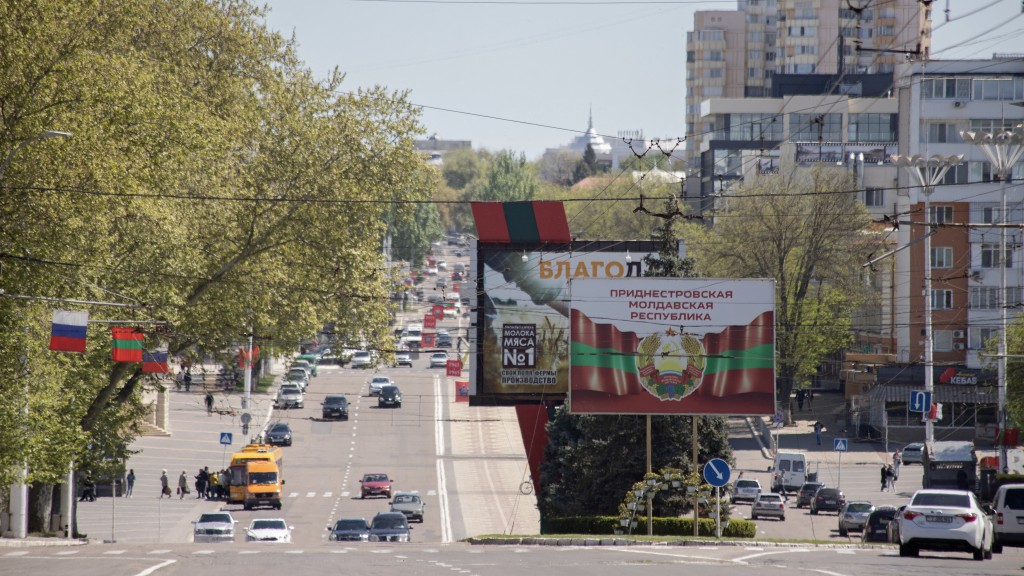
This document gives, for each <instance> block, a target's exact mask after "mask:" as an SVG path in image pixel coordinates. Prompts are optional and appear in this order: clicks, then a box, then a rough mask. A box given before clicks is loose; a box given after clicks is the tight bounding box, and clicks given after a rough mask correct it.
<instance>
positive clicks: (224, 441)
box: [220, 432, 231, 445]
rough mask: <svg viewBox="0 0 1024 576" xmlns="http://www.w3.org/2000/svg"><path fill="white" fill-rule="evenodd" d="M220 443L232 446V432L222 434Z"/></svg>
mask: <svg viewBox="0 0 1024 576" xmlns="http://www.w3.org/2000/svg"><path fill="white" fill-rule="evenodd" d="M220 443H221V444H224V445H227V444H231V432H221V433H220Z"/></svg>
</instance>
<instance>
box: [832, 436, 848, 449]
mask: <svg viewBox="0 0 1024 576" xmlns="http://www.w3.org/2000/svg"><path fill="white" fill-rule="evenodd" d="M849 447H850V442H849V440H847V439H846V438H833V439H832V451H833V452H847V451H849Z"/></svg>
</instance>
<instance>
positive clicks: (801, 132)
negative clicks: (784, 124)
mask: <svg viewBox="0 0 1024 576" xmlns="http://www.w3.org/2000/svg"><path fill="white" fill-rule="evenodd" d="M819 131H820V132H819ZM789 132H790V139H792V140H796V141H804V142H807V141H813V142H817V141H818V135H819V134H820V135H821V138H822V140H823V141H825V142H839V141H840V140H842V137H843V115H842V114H791V115H790V117H789Z"/></svg>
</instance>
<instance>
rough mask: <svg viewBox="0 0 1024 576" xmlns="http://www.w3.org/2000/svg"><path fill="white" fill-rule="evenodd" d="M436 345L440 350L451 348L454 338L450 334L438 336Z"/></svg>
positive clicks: (435, 341)
mask: <svg viewBox="0 0 1024 576" xmlns="http://www.w3.org/2000/svg"><path fill="white" fill-rule="evenodd" d="M434 345H435V346H437V347H438V348H451V347H452V337H451V336H450V335H448V334H438V335H437V338H435V339H434Z"/></svg>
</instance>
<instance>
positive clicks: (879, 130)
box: [847, 114, 896, 142]
mask: <svg viewBox="0 0 1024 576" xmlns="http://www.w3.org/2000/svg"><path fill="white" fill-rule="evenodd" d="M847 131H848V132H849V134H848V137H847V138H848V140H849V141H850V142H895V141H896V115H895V114H850V125H849V128H848V130H847Z"/></svg>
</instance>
